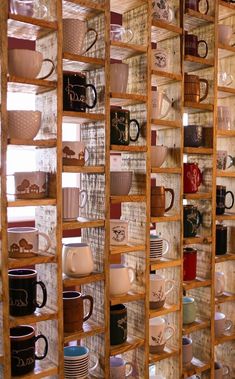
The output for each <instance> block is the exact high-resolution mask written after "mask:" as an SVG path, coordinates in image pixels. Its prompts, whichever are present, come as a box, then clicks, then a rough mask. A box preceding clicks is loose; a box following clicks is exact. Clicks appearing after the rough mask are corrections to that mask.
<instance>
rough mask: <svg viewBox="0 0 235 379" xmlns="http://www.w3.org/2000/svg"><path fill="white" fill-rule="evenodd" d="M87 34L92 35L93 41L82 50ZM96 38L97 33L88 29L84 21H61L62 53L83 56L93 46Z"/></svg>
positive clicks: (67, 19) (66, 19)
mask: <svg viewBox="0 0 235 379" xmlns="http://www.w3.org/2000/svg"><path fill="white" fill-rule="evenodd" d="M88 34H93V39H92V41H91V42H90V44H89V46H88V47H85V48H84V46H83V44H84V40H85V38H86V36H88ZM88 38H89V37H88ZM97 38H98V33H97V31H96V30H95V29H93V28H88V27H87V23H86V22H85V21H82V20H79V19H72V18H64V19H63V51H64V52H65V53H70V54H77V55H83V54H85V53H87V52H88V51H89V50H90V49H91V48H92V46H94V44H95V43H96V41H97Z"/></svg>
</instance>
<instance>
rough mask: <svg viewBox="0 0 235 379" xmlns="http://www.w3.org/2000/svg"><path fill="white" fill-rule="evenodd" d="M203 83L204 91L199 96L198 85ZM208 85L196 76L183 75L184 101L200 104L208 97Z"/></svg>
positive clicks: (206, 81) (204, 80)
mask: <svg viewBox="0 0 235 379" xmlns="http://www.w3.org/2000/svg"><path fill="white" fill-rule="evenodd" d="M201 83H205V85H206V89H205V93H204V95H202V96H201V95H200V92H201V91H200V84H201ZM208 89H209V83H208V80H206V79H201V78H199V76H197V75H188V74H184V101H191V102H194V103H200V102H201V101H203V100H205V99H206V98H207V95H208Z"/></svg>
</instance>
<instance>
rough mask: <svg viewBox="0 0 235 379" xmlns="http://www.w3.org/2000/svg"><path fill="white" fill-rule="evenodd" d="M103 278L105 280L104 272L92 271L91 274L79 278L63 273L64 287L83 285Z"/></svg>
mask: <svg viewBox="0 0 235 379" xmlns="http://www.w3.org/2000/svg"><path fill="white" fill-rule="evenodd" d="M102 280H104V274H103V273H102V272H92V273H91V274H90V275H87V276H80V277H77V278H75V277H74V278H73V277H68V276H66V275H63V287H64V288H66V287H72V286H81V285H82V284H88V283H93V282H100V281H102Z"/></svg>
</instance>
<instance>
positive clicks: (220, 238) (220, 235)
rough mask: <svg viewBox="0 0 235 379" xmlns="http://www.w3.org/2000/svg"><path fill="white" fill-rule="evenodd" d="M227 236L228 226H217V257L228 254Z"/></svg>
mask: <svg viewBox="0 0 235 379" xmlns="http://www.w3.org/2000/svg"><path fill="white" fill-rule="evenodd" d="M227 235H228V228H227V226H226V225H223V224H217V225H216V243H215V251H216V255H224V254H226V253H227Z"/></svg>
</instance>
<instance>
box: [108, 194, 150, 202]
mask: <svg viewBox="0 0 235 379" xmlns="http://www.w3.org/2000/svg"><path fill="white" fill-rule="evenodd" d="M110 201H111V204H118V203H144V202H145V201H146V196H145V195H123V196H115V195H112V196H110Z"/></svg>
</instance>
